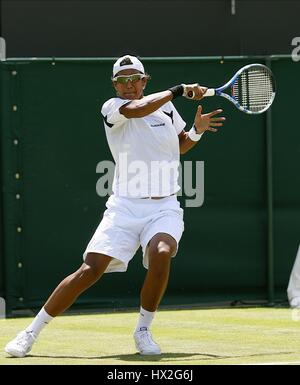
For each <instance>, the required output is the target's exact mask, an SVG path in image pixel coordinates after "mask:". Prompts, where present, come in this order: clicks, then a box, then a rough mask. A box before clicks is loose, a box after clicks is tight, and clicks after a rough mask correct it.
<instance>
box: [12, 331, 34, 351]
mask: <svg viewBox="0 0 300 385" xmlns="http://www.w3.org/2000/svg"><path fill="white" fill-rule="evenodd" d="M32 340H33V341H35V340H36V338H35V337H34V335H33V334H32V333H28V332H25V334H20V335H18V337H17V341H16V344H17V345H19V346H21V347H26V346H27V345H28V344H29V343H31V342H32Z"/></svg>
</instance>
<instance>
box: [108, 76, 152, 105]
mask: <svg viewBox="0 0 300 385" xmlns="http://www.w3.org/2000/svg"><path fill="white" fill-rule="evenodd" d="M130 75H132V76H130ZM135 75H137V76H135ZM127 76H128V78H127ZM115 79H117V80H113V86H114V88H115V90H116V91H117V94H118V96H120V97H121V98H123V99H129V100H134V99H141V98H142V97H143V91H144V88H145V87H146V84H147V77H145V76H144V75H143V74H140V73H139V72H138V71H137V70H134V69H127V70H123V71H120V72H118V73H117V75H116V76H115Z"/></svg>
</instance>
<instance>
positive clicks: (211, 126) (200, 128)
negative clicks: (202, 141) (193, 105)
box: [194, 106, 226, 134]
mask: <svg viewBox="0 0 300 385" xmlns="http://www.w3.org/2000/svg"><path fill="white" fill-rule="evenodd" d="M221 112H223V110H221V109H219V110H215V111H212V112H208V113H207V114H202V106H198V109H197V113H196V116H195V122H194V125H195V128H196V131H197V134H202V133H203V132H204V131H212V132H217V131H218V130H217V129H216V128H215V127H220V126H223V122H224V120H225V119H226V118H225V117H224V116H218V117H215V116H216V115H218V114H220V113H221Z"/></svg>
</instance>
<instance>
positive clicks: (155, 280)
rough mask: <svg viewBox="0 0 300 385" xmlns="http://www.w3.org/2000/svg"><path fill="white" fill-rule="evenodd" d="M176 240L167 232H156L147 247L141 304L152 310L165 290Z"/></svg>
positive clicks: (144, 307) (175, 248) (154, 309)
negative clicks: (147, 265)
mask: <svg viewBox="0 0 300 385" xmlns="http://www.w3.org/2000/svg"><path fill="white" fill-rule="evenodd" d="M176 250H177V242H176V241H175V239H174V238H173V237H171V236H170V235H169V234H165V233H159V234H156V235H155V236H154V237H153V238H152V239H151V241H150V242H149V245H148V247H147V251H146V253H147V257H148V261H149V267H148V272H147V274H146V278H145V280H144V284H143V287H142V290H141V306H142V308H143V309H145V310H147V311H148V312H154V311H156V309H157V308H158V305H159V303H160V301H161V299H162V296H163V294H164V292H165V290H166V287H167V284H168V279H169V273H170V265H171V258H172V256H173V255H174V254H175V253H176Z"/></svg>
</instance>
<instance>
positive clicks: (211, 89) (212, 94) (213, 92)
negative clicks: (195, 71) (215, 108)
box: [203, 88, 216, 97]
mask: <svg viewBox="0 0 300 385" xmlns="http://www.w3.org/2000/svg"><path fill="white" fill-rule="evenodd" d="M215 93H216V92H215V89H214V88H208V89H207V91H206V92H205V94H204V95H203V97H207V96H215Z"/></svg>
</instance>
